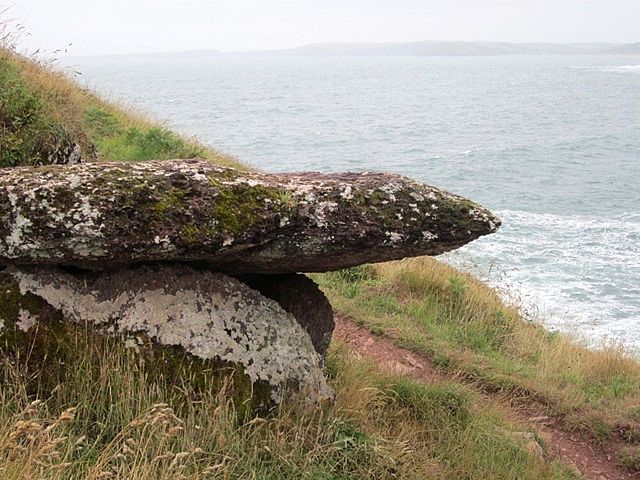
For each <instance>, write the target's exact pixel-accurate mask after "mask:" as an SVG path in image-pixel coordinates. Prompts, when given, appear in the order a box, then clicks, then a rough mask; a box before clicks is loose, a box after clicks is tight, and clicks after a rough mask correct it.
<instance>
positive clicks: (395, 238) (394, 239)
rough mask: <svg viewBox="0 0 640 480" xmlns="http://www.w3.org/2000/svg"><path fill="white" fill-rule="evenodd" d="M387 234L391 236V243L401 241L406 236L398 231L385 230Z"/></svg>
mask: <svg viewBox="0 0 640 480" xmlns="http://www.w3.org/2000/svg"><path fill="white" fill-rule="evenodd" d="M385 235H386V236H387V237H388V238H389V240H390V241H391V243H399V242H401V241H402V239H403V238H404V236H403V235H402V234H401V233H398V232H385Z"/></svg>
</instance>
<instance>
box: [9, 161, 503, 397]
mask: <svg viewBox="0 0 640 480" xmlns="http://www.w3.org/2000/svg"><path fill="white" fill-rule="evenodd" d="M499 225H500V221H499V220H498V219H497V218H496V217H495V216H494V215H493V214H491V213H490V212H489V211H488V210H486V209H485V208H483V207H481V206H479V205H477V204H476V203H473V202H471V201H470V200H467V199H465V198H462V197H459V196H457V195H453V194H450V193H447V192H444V191H442V190H439V189H437V188H434V187H431V186H428V185H424V184H421V183H418V182H415V181H413V180H410V179H408V178H405V177H402V176H398V175H393V174H388V173H368V172H367V173H342V174H330V175H323V174H320V173H287V174H266V173H254V172H243V171H238V170H234V169H230V168H222V167H219V166H214V165H212V164H211V163H209V162H207V161H204V160H169V161H149V162H141V163H85V164H78V165H64V166H60V165H52V166H43V167H18V168H11V169H2V170H0V269H2V272H0V358H1V357H2V356H3V355H4V356H8V355H11V354H13V353H12V352H14V353H15V351H16V349H19V348H20V345H29V346H30V347H29V348H31V349H32V350H33V346H34V345H40V346H41V347H42V349H44V350H47V342H48V341H50V339H51V338H54V337H55V338H57V339H58V341H62V340H60V337H61V334H60V332H61V331H65V332H66V331H68V329H69V328H79V329H83V330H88V331H90V332H91V333H92V334H95V335H97V336H99V337H100V336H113V337H117V338H121V339H122V340H123V342H125V343H126V344H127V345H131V346H132V348H135V349H138V350H141V351H143V352H152V356H154V358H156V357H158V353H157V352H158V351H162V352H163V354H162V356H161V357H162V358H163V359H164V360H163V362H164V363H162V365H166V366H167V367H166V368H167V369H170V362H169V361H167V358H168V357H167V355H169V354H170V355H180V356H181V357H180V358H182V359H187V358H188V359H190V360H189V361H193V362H195V363H194V365H195V364H196V363H197V364H198V365H200V367H201V368H202V367H206V368H211V367H215V368H222V367H224V368H231V369H233V371H234V372H235V375H236V377H237V378H239V379H240V380H241V381H240V383H242V382H244V383H243V384H244V385H245V386H247V387H248V388H249V389H250V390H251V392H252V395H253V396H254V397H255V398H256V399H257V400H256V402H257V403H256V405H267V404H278V403H280V402H281V401H282V400H283V399H284V398H288V397H291V396H295V397H296V398H298V397H299V398H300V399H301V400H302V401H303V402H305V403H308V404H313V403H317V402H322V401H325V400H329V399H331V398H332V396H333V392H332V391H331V389H330V387H329V386H328V385H327V382H326V379H325V376H324V373H323V365H324V363H323V362H324V356H325V354H326V351H327V348H328V345H329V342H330V339H331V334H332V331H333V327H334V323H333V313H332V310H331V305H330V304H329V302H328V300H327V299H326V298H325V296H324V295H323V294H322V292H321V291H320V290H319V288H318V287H317V285H316V284H315V283H314V282H313V281H312V280H310V279H309V278H308V277H306V276H304V275H303V274H301V273H300V272H326V271H332V270H338V269H343V268H347V267H353V266H357V265H360V264H364V263H374V262H384V261H389V260H397V259H401V258H404V257H412V256H419V255H438V254H441V253H444V252H447V251H450V250H453V249H456V248H458V247H460V246H462V245H465V244H467V243H468V242H470V241H472V240H474V239H476V238H478V237H480V236H482V235H487V234H489V233H492V232H494V231H496V230H497V228H498V227H499ZM65 335H66V334H65ZM47 351H48V350H47ZM167 352H168V353H167ZM181 361H182V360H181ZM184 361H187V360H184ZM162 365H161V366H160V368H163V367H162ZM51 368H57V367H56V365H51ZM194 368H196V367H195V366H194ZM257 392H259V393H260V395H257ZM293 394H295V395H293Z"/></svg>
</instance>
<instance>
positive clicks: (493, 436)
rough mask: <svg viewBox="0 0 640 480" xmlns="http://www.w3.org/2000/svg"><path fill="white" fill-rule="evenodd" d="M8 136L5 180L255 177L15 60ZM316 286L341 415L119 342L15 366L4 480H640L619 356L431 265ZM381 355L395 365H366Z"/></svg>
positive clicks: (627, 362)
mask: <svg viewBox="0 0 640 480" xmlns="http://www.w3.org/2000/svg"><path fill="white" fill-rule="evenodd" d="M0 122H1V125H2V131H1V133H2V135H1V136H0V166H2V167H13V166H17V165H40V164H45V163H51V159H52V158H54V157H55V155H53V154H54V153H55V152H57V151H59V150H60V146H61V145H63V144H67V145H74V148H75V145H77V147H78V149H79V151H80V154H81V156H82V157H83V158H84V159H86V160H92V161H98V162H99V161H106V160H116V161H144V160H151V159H170V158H177V157H181V158H195V157H204V158H207V159H209V160H210V161H211V162H213V163H216V164H221V165H231V166H235V167H238V168H246V167H243V166H242V165H241V164H239V163H238V162H236V161H235V160H234V159H232V158H230V157H228V156H226V155H223V154H220V153H218V152H216V151H215V150H212V149H210V148H208V147H206V146H203V145H201V144H199V143H198V142H197V141H195V140H192V139H188V138H185V137H183V136H181V135H179V134H176V133H174V132H172V131H171V130H169V129H167V128H166V127H164V126H162V125H161V124H157V123H155V122H153V121H151V120H148V119H146V118H144V117H143V116H141V115H138V114H135V113H132V111H131V110H129V109H128V108H126V107H122V106H118V105H113V104H110V103H108V102H107V101H105V100H102V99H100V98H98V97H97V96H96V95H94V94H93V93H91V92H88V91H86V90H84V89H82V88H80V87H79V86H78V85H76V84H75V83H74V82H73V81H72V80H70V79H69V78H68V77H67V76H66V75H65V74H63V73H60V72H58V71H56V70H55V69H53V68H52V67H50V66H48V65H43V64H41V63H38V62H34V61H32V60H29V59H25V58H22V57H20V56H17V55H15V54H14V53H12V52H11V51H9V50H6V49H3V50H0ZM52 155H53V156H52ZM313 278H314V279H315V280H316V281H317V282H318V283H319V284H320V286H321V288H322V289H323V290H324V291H325V293H326V294H327V296H328V297H329V299H330V300H331V303H332V305H333V307H334V309H335V310H336V313H337V317H338V319H339V324H340V325H341V327H342V329H341V330H339V331H338V333H337V335H336V336H335V337H334V341H333V342H332V344H331V349H330V356H329V362H328V366H327V374H328V376H329V377H330V383H331V386H332V387H333V388H334V389H335V392H336V404H335V405H333V406H324V407H317V408H315V409H311V410H309V409H301V408H300V407H299V406H296V405H286V406H284V407H281V408H279V409H278V410H276V411H273V412H271V413H270V415H268V416H266V417H264V418H260V417H254V416H252V415H250V414H248V413H247V410H246V409H243V408H239V407H238V405H235V404H234V403H233V402H232V401H231V400H230V399H229V398H228V397H227V396H225V392H226V390H225V387H224V386H223V387H222V388H221V387H220V383H215V384H214V383H211V384H209V383H205V384H202V382H198V381H196V379H197V378H199V377H196V374H195V373H194V372H192V371H191V370H190V369H189V368H181V367H180V366H178V367H175V366H173V368H174V370H173V372H174V373H175V372H177V373H178V374H179V375H177V377H176V378H169V377H170V376H168V375H163V374H162V373H163V372H162V371H161V372H158V371H157V370H155V369H154V368H153V366H152V365H148V364H146V363H145V361H144V360H142V359H141V358H138V357H137V356H136V355H135V353H133V352H132V351H131V350H130V349H127V348H125V346H123V345H122V342H117V341H115V340H114V339H109V338H102V339H96V338H94V337H91V336H89V335H82V334H76V336H74V337H73V338H72V339H70V343H71V344H72V346H73V348H71V349H70V350H69V351H68V352H67V353H66V354H65V355H66V356H65V357H63V358H60V357H57V356H56V355H57V354H59V352H57V351H52V352H49V354H48V355H45V356H43V358H42V359H40V362H39V363H38V362H35V363H34V362H33V361H32V360H33V359H30V358H15V357H10V356H4V355H3V356H2V357H0V384H1V385H2V387H1V388H0V476H1V477H2V478H6V479H27V478H51V479H67V478H90V479H107V478H122V479H124V478H127V479H149V478H154V479H156V478H157V479H172V480H173V479H176V478H189V479H205V478H231V479H233V478H238V479H240V478H242V479H274V480H275V479H310V480H311V479H314V480H315V479H321V480H342V479H354V480H355V479H369V478H371V479H396V478H401V479H424V478H444V479H505V480H506V479H513V478H517V479H532V480H533V479H571V478H581V477H580V475H579V474H578V473H577V472H576V469H578V470H581V471H582V473H583V474H584V475H585V477H586V478H602V475H605V478H611V479H614V478H627V477H626V475H627V472H634V469H635V468H637V467H640V447H639V446H638V444H639V443H640V364H639V363H638V362H637V361H636V360H635V359H633V358H631V357H630V356H628V355H627V354H625V353H624V352H623V351H622V350H621V349H618V348H613V347H612V348H603V349H601V350H597V351H592V350H588V349H586V348H584V347H582V346H580V345H579V344H577V343H575V342H573V341H572V340H571V339H569V338H567V337H564V336H562V335H559V334H555V333H550V332H547V331H545V330H544V329H543V328H542V327H540V326H538V325H536V324H534V323H531V322H530V321H527V320H526V319H525V318H523V317H522V315H521V314H520V313H519V311H518V310H517V309H516V308H514V307H511V306H508V305H505V304H504V303H503V302H502V300H501V298H500V296H499V294H498V293H497V292H495V291H494V290H492V289H490V288H488V287H487V286H486V285H484V284H482V283H481V282H479V281H478V280H476V279H475V278H473V277H471V276H469V275H466V274H463V273H461V272H458V271H456V270H455V269H453V268H451V267H449V266H446V265H444V264H442V263H440V262H438V261H437V260H435V259H432V258H418V259H413V260H405V261H399V262H392V263H386V264H379V265H374V266H364V267H356V268H351V269H347V270H342V271H339V272H335V273H328V274H317V275H314V277H313ZM5 290H6V289H5ZM4 298H6V297H4ZM7 302H8V300H7ZM8 308H12V307H11V306H10V305H9V304H8V303H7V304H4V305H0V325H1V320H2V315H3V314H4V313H5V310H6V309H8ZM346 331H351V332H357V334H358V335H359V337H358V338H357V339H356V340H355V341H354V340H353V337H349V335H347V334H345V333H344V332H346ZM376 342H386V343H385V344H384V345H385V348H387V350H386V351H385V352H384V355H383V356H382V357H376V356H375V355H374V353H375V352H373V351H372V350H367V349H366V348H360V347H363V346H367V345H369V346H371V345H377V343H376ZM0 347H2V346H1V345H0ZM409 353H410V354H412V355H415V357H410V358H413V360H409V361H408V362H409V363H407V364H405V363H402V362H400V361H399V360H397V359H395V358H396V357H394V355H396V354H397V355H400V354H402V355H405V356H406V355H408V354H409ZM387 358H389V361H387V360H386V359H387ZM398 358H400V357H398ZM403 358H404V357H403ZM407 358H409V357H407ZM393 359H395V360H393ZM394 362H395V363H394ZM411 362H413V363H414V364H411ZM62 364H64V365H65V368H64V369H62V368H57V365H62ZM416 365H418V366H419V367H416ZM53 366H56V368H54V367H53ZM58 370H59V371H58ZM416 371H418V373H416ZM159 373H160V374H159ZM541 422H542V424H544V428H543V427H542V426H541ZM571 438H574V439H573V440H572V439H571ZM578 444H579V445H583V446H584V448H583V449H578V448H577V445H578ZM566 451H570V452H574V453H575V452H577V453H576V455H578V456H581V457H580V458H577V457H576V458H574V457H572V456H569V455H567V453H566ZM590 451H591V452H592V454H593V457H591V456H590V455H591V453H589V452H590ZM594 452H595V453H594ZM599 462H600V463H599ZM624 468H626V469H628V470H626V471H625V470H623V469H624ZM598 469H599V470H598Z"/></svg>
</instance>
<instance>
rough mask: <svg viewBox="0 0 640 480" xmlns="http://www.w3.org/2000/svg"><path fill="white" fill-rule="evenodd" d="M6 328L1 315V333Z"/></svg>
mask: <svg viewBox="0 0 640 480" xmlns="http://www.w3.org/2000/svg"><path fill="white" fill-rule="evenodd" d="M3 330H4V318H2V317H0V334H1V333H2V331H3Z"/></svg>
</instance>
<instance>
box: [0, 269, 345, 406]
mask: <svg viewBox="0 0 640 480" xmlns="http://www.w3.org/2000/svg"><path fill="white" fill-rule="evenodd" d="M3 275H5V276H10V277H12V278H13V279H14V280H15V281H16V283H17V286H18V288H19V291H20V293H21V295H23V296H24V295H33V296H36V297H39V298H41V299H43V300H44V301H46V303H47V304H48V305H50V306H51V307H53V309H55V310H56V311H59V312H61V314H62V318H64V320H65V321H70V322H75V323H77V324H80V325H88V326H90V327H91V328H92V329H94V330H97V331H99V332H101V333H105V334H112V335H116V334H117V335H125V336H127V337H128V338H129V339H132V340H133V345H135V344H136V341H135V339H136V336H137V335H142V336H144V338H150V339H151V340H152V341H153V342H156V343H157V344H159V345H162V346H178V347H181V348H182V349H184V350H185V351H186V352H188V353H189V354H191V355H194V356H195V357H198V358H200V359H204V360H208V359H216V360H220V361H223V362H225V363H227V364H231V365H238V366H240V367H241V368H242V370H243V372H244V373H245V374H246V375H248V376H249V377H250V379H251V380H252V381H253V382H254V384H257V383H261V384H262V385H264V384H267V385H269V386H270V387H271V389H270V391H271V400H273V401H274V402H275V403H279V402H281V401H282V400H283V398H284V395H285V394H286V395H287V396H289V395H291V394H292V393H294V392H297V393H298V394H299V395H301V396H302V399H303V400H304V402H306V403H308V404H312V403H317V402H322V401H325V400H328V399H331V398H332V397H333V392H332V390H331V389H330V387H329V386H328V385H327V383H326V380H325V378H324V375H323V371H322V362H321V358H320V355H319V354H318V353H317V352H316V350H315V349H314V347H313V344H312V342H311V340H310V338H309V335H308V334H307V332H306V331H305V330H304V328H303V327H302V326H301V325H300V324H299V323H298V322H297V321H296V319H295V318H294V317H293V315H292V314H291V313H288V312H286V311H285V310H283V309H282V308H281V307H280V306H279V305H278V304H277V303H276V302H275V301H273V300H270V299H268V298H266V297H264V296H262V295H261V294H260V293H258V292H257V291H256V290H253V289H251V288H249V287H248V286H246V285H245V284H243V283H241V282H240V281H239V280H237V279H234V278H231V277H228V276H226V275H223V274H219V273H212V272H207V271H199V270H194V269H192V268H190V267H187V266H184V265H154V266H141V267H136V268H131V269H123V270H120V271H117V272H109V273H105V272H101V273H95V272H74V273H72V272H69V271H65V270H62V269H59V268H41V267H23V268H17V267H11V268H9V269H7V270H6V271H5V272H4V273H3ZM6 320H7V319H0V338H2V331H3V330H4V329H5V322H6ZM14 322H15V325H16V327H17V328H18V329H20V330H22V331H28V330H29V329H32V328H37V326H38V322H39V318H38V316H37V315H36V313H35V312H30V311H29V310H28V308H23V307H20V308H19V309H18V310H17V314H16V318H15V320H14ZM140 343H142V341H141V342H140Z"/></svg>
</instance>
